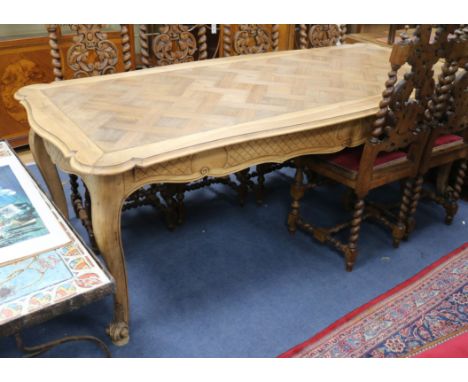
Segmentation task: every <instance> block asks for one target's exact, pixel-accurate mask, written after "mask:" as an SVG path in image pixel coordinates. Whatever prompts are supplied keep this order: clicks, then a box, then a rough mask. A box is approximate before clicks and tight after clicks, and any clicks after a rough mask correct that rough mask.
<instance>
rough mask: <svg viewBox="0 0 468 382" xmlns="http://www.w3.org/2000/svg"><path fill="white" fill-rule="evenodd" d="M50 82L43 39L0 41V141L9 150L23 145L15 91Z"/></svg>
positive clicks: (24, 131) (24, 125) (22, 115)
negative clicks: (27, 86) (8, 147)
mask: <svg viewBox="0 0 468 382" xmlns="http://www.w3.org/2000/svg"><path fill="white" fill-rule="evenodd" d="M53 80H54V74H53V72H52V65H51V60H50V54H49V43H48V38H47V36H41V37H32V38H20V39H11V40H3V41H0V84H1V85H0V139H7V140H8V141H9V142H10V144H11V145H12V146H13V147H18V146H22V145H26V144H27V138H28V131H29V125H28V121H27V117H26V111H25V109H24V108H23V107H22V106H21V105H20V104H19V103H18V101H16V100H15V99H14V94H15V92H16V91H17V90H18V89H19V88H21V87H23V86H25V85H29V84H34V83H40V82H51V81H53Z"/></svg>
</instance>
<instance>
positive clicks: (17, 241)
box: [0, 141, 114, 342]
mask: <svg viewBox="0 0 468 382" xmlns="http://www.w3.org/2000/svg"><path fill="white" fill-rule="evenodd" d="M113 286H114V283H113V279H112V277H111V276H110V275H109V274H108V272H107V271H106V270H105V269H103V268H102V266H101V265H100V263H99V262H98V261H97V260H96V259H95V258H94V255H93V254H92V253H91V252H90V251H89V250H88V249H87V247H86V246H85V245H84V244H83V242H82V241H81V239H80V238H79V237H78V236H77V235H76V234H75V232H74V231H73V229H72V228H71V227H70V226H69V225H68V224H67V223H66V221H65V220H64V219H63V217H62V216H61V215H60V213H59V212H58V211H57V209H56V208H55V206H54V205H53V204H52V203H51V202H50V201H49V200H48V199H47V197H46V196H45V195H44V194H43V192H42V191H41V190H40V188H39V186H38V185H37V183H36V182H35V181H34V180H33V178H32V177H31V176H30V175H29V173H28V171H27V170H26V169H25V167H24V166H23V165H22V163H21V162H20V160H19V159H18V157H17V156H16V155H15V153H14V152H13V151H12V150H11V148H10V147H9V146H8V144H7V143H6V142H4V141H0V336H8V335H12V334H16V333H18V332H19V331H20V330H21V329H23V328H25V327H27V326H31V325H36V324H39V323H41V322H44V321H46V320H48V319H50V318H53V317H55V316H57V315H59V314H63V313H66V312H69V311H71V310H74V309H77V308H79V307H81V306H83V305H85V304H87V303H90V302H93V301H96V300H98V299H100V298H102V297H104V296H106V295H108V294H110V293H112V291H113ZM90 338H91V337H87V338H83V339H90ZM57 342H64V341H60V340H59V341H57Z"/></svg>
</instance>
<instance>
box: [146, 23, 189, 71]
mask: <svg viewBox="0 0 468 382" xmlns="http://www.w3.org/2000/svg"><path fill="white" fill-rule="evenodd" d="M152 49H153V53H154V55H155V56H156V59H157V64H158V65H168V64H175V63H179V62H189V61H193V60H194V54H195V52H196V51H197V40H196V39H195V36H194V35H193V34H192V33H191V32H190V31H189V27H188V26H187V25H183V24H165V25H162V26H161V27H160V29H159V34H158V35H156V36H155V38H154V39H153V44H152Z"/></svg>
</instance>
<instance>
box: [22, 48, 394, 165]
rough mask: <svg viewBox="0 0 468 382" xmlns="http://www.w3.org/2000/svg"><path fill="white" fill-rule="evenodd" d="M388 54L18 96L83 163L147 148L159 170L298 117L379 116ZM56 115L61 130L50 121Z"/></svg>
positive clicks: (265, 57)
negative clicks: (182, 152) (205, 146)
mask: <svg viewBox="0 0 468 382" xmlns="http://www.w3.org/2000/svg"><path fill="white" fill-rule="evenodd" d="M388 55H389V50H388V49H386V48H383V47H378V46H374V45H367V44H356V45H350V46H339V47H330V48H319V49H311V50H298V51H287V52H275V53H266V54H262V55H255V56H254V55H247V56H241V57H231V58H225V59H218V60H211V61H207V62H195V63H188V64H180V65H177V66H174V67H164V68H153V69H148V70H145V71H139V72H131V73H124V74H116V75H109V76H104V77H100V78H90V79H81V80H73V81H67V82H65V83H55V84H50V85H35V86H32V87H26V88H23V89H21V90H20V91H19V92H18V93H17V97H18V98H19V99H20V100H23V101H24V102H25V103H26V104H27V108H28V109H29V113H30V114H32V117H33V118H32V119H34V120H35V121H36V122H37V125H38V126H37V127H38V129H37V132H38V133H41V132H43V133H44V134H45V135H47V136H49V137H51V136H53V137H54V138H55V139H58V140H60V141H61V142H67V143H66V146H67V149H68V150H69V151H75V152H77V153H78V154H80V153H81V154H82V155H81V157H80V156H79V155H78V156H77V161H78V162H80V163H81V164H82V165H83V166H89V167H91V166H96V165H98V166H99V165H102V166H106V165H118V164H119V163H120V164H121V163H124V162H127V161H131V160H132V158H133V155H134V154H135V152H134V151H133V150H132V149H138V148H142V147H146V148H147V150H145V153H143V151H142V150H140V153H139V157H140V158H141V156H142V155H143V156H144V157H145V158H146V157H153V159H152V163H151V164H154V163H158V162H162V161H165V160H167V159H172V158H171V153H172V152H176V151H177V152H179V154H180V150H184V149H190V152H188V154H193V153H194V152H196V151H197V150H198V149H197V145H202V144H205V143H206V142H207V141H209V142H211V143H212V145H211V146H210V148H213V147H215V146H216V143H215V141H219V143H220V146H221V145H224V144H225V143H226V142H225V139H227V138H230V139H233V141H232V142H228V143H235V142H240V141H242V140H249V139H254V138H261V137H263V136H262V133H265V132H267V131H268V134H267V135H268V136H270V135H271V133H272V132H271V130H272V126H273V128H274V129H275V130H277V131H276V132H273V135H275V134H279V133H284V132H289V131H288V129H292V130H291V132H293V131H300V130H301V127H300V123H299V124H298V121H297V120H295V118H299V119H301V118H300V117H304V118H305V119H304V118H302V121H303V122H304V121H306V120H308V121H309V122H310V120H311V118H312V119H314V118H315V119H316V120H319V119H324V118H333V117H335V116H337V115H338V114H339V115H340V118H343V115H346V113H349V115H350V119H352V118H353V117H352V114H353V113H355V112H356V111H360V112H363V111H364V110H366V112H367V113H368V115H371V114H372V113H373V112H374V111H375V110H376V104H377V100H378V99H379V94H380V91H381V84H382V82H383V81H385V78H386V75H387V73H386V72H387V69H388ZM33 98H34V99H33ZM29 100H31V102H29ZM28 104H30V105H29V106H28ZM31 105H32V106H31ZM39 105H41V106H42V107H43V108H47V110H48V115H44V114H43V113H41V110H40V108H41V107H39ZM302 113H306V114H309V116H308V117H307V116H303V115H302ZM50 116H51V117H52V118H53V119H54V121H60V122H61V124H62V127H61V128H60V129H58V128H55V127H54V126H50V125H48V124H47V123H46V119H47V118H49V117H50ZM289 117H291V118H289ZM279 119H281V121H279ZM268 121H270V122H274V121H276V122H277V123H276V124H275V123H273V125H272V124H270V123H266V122H268ZM294 125H295V127H292V126H294ZM280 128H281V129H282V128H286V131H284V130H283V129H282V130H281V131H279V129H280ZM149 146H151V148H150V147H149ZM62 148H63V147H62ZM200 148H201V147H200ZM85 150H86V154H85V153H84V151H85ZM163 154H164V155H163ZM179 154H178V155H177V157H178V156H180V155H179ZM117 157H118V158H117ZM174 157H175V156H174Z"/></svg>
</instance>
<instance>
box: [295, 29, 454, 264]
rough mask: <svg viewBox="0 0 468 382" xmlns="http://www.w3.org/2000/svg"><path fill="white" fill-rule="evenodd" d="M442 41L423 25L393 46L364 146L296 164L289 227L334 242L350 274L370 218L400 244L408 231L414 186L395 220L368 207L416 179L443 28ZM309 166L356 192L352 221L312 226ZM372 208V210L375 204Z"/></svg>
mask: <svg viewBox="0 0 468 382" xmlns="http://www.w3.org/2000/svg"><path fill="white" fill-rule="evenodd" d="M439 32H440V35H439V37H440V40H439V42H438V43H434V44H430V43H429V40H430V35H431V27H430V26H428V25H424V26H419V27H418V28H417V29H416V30H415V34H414V36H413V38H412V39H408V38H406V36H404V38H403V39H402V41H400V42H399V43H398V44H396V45H394V46H393V49H392V52H391V55H390V64H391V70H390V72H389V73H388V80H387V82H386V83H385V90H384V92H383V93H382V100H381V102H380V104H379V111H378V112H377V114H376V119H375V121H374V123H373V126H372V130H371V131H370V132H369V136H368V138H367V140H366V142H365V143H364V145H363V146H360V147H357V148H351V149H345V150H343V151H341V152H339V153H336V154H331V155H322V156H308V157H302V158H298V159H296V160H295V164H296V167H297V170H296V175H295V181H294V183H293V184H292V186H291V196H292V204H291V211H290V213H289V215H288V229H289V231H290V232H291V233H294V232H296V229H297V228H300V229H303V230H305V231H306V232H308V233H310V234H312V235H313V236H314V237H315V238H316V239H317V240H318V241H320V242H322V243H325V242H326V243H330V244H332V245H333V246H334V247H335V248H337V249H338V250H339V251H341V252H343V253H344V257H345V264H346V270H347V271H351V270H352V268H353V266H354V263H355V260H356V257H357V255H358V245H357V243H358V238H359V231H360V226H361V222H362V220H363V219H364V218H373V219H376V220H379V221H380V222H382V223H383V224H384V225H385V226H387V227H389V228H391V230H392V236H393V239H394V243H395V244H399V242H400V240H401V239H402V238H403V237H404V235H405V231H406V222H407V214H408V210H409V203H410V202H411V199H410V197H409V195H410V191H411V189H412V186H413V183H412V182H411V181H407V182H406V184H405V187H404V193H403V198H402V201H401V206H400V209H399V213H398V215H397V216H396V218H395V219H391V218H390V216H388V215H387V214H386V213H385V212H381V211H380V210H378V209H376V208H366V209H365V201H364V199H365V198H366V196H367V194H368V193H369V191H370V190H372V189H375V188H378V187H381V186H383V185H386V184H389V183H392V182H395V181H400V180H404V179H413V178H415V177H416V175H417V173H418V169H419V165H420V161H421V158H422V154H423V149H424V145H425V143H426V140H427V137H428V129H427V127H426V126H425V125H424V111H425V109H426V107H427V103H428V100H429V99H430V97H431V95H432V93H433V89H434V81H433V80H432V76H433V69H432V68H433V66H434V65H435V63H436V62H437V60H438V56H437V49H438V48H439V47H440V41H443V39H444V38H446V37H447V35H448V32H447V30H446V28H441V30H440V31H439ZM405 64H408V65H409V66H410V68H411V70H410V71H408V72H406V73H405V74H404V76H401V77H400V78H401V79H400V80H398V77H397V75H398V72H399V71H400V72H401V71H402V66H403V65H405ZM304 168H308V169H309V170H310V171H313V172H314V173H315V174H318V175H321V176H324V177H326V178H329V179H332V180H333V181H335V182H338V183H341V184H343V185H345V186H347V187H349V188H350V189H352V190H353V193H354V197H355V201H354V211H353V216H352V220H351V221H350V222H347V223H344V224H339V225H337V226H335V227H332V228H320V227H316V226H313V225H312V224H309V223H306V222H305V221H304V220H303V218H302V217H301V216H300V212H299V209H300V203H299V202H300V200H301V198H302V197H303V196H304V193H305V191H306V189H307V188H310V187H311V186H312V185H307V184H304V182H303V172H304ZM369 207H370V206H369ZM348 227H349V228H350V232H349V239H348V241H347V242H342V241H340V240H338V239H337V238H336V237H335V234H336V233H338V232H340V231H342V230H343V229H344V228H348Z"/></svg>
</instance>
